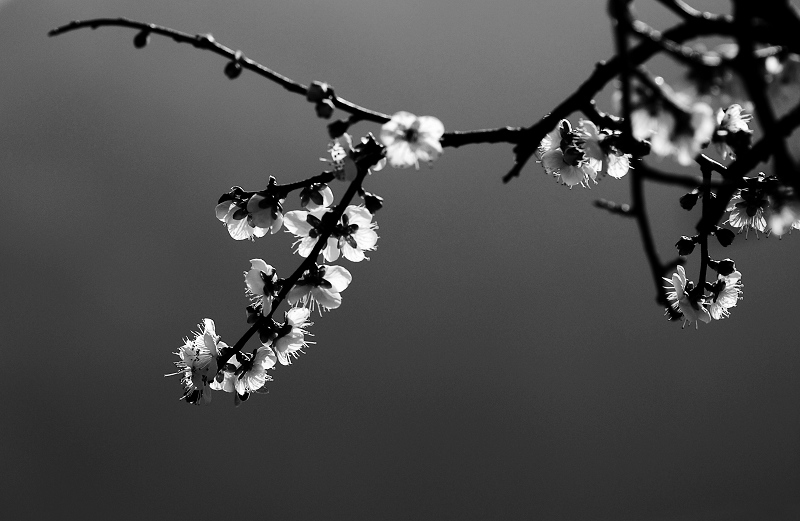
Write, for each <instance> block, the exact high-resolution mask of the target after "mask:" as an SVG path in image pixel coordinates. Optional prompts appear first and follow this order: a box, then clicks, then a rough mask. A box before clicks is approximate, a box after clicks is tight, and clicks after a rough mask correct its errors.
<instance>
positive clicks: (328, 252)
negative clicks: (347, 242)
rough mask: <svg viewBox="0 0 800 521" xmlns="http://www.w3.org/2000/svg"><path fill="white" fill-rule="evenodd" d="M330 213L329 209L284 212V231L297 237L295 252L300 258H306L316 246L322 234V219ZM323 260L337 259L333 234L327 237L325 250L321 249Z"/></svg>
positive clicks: (336, 244) (337, 251)
mask: <svg viewBox="0 0 800 521" xmlns="http://www.w3.org/2000/svg"><path fill="white" fill-rule="evenodd" d="M329 211H330V209H329V208H319V209H317V210H314V211H311V212H307V211H304V210H294V211H291V212H286V217H285V218H284V220H283V222H284V224H285V225H286V229H287V230H288V231H289V232H290V233H292V234H294V236H295V237H297V240H296V241H295V243H294V246H296V248H295V251H296V252H297V253H298V254H299V255H300V256H301V257H308V256H309V255H310V254H311V250H313V249H314V246H315V245H316V244H317V240H318V239H319V237H320V235H322V233H323V225H322V218H323V217H324V216H325V214H326V213H328V212H329ZM322 255H323V256H324V257H325V260H328V261H330V260H332V259H336V258H338V257H339V243H338V241H337V238H336V237H334V235H333V233H331V235H330V236H329V237H328V242H327V244H326V245H325V248H323V249H322Z"/></svg>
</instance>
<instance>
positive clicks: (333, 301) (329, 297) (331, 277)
mask: <svg viewBox="0 0 800 521" xmlns="http://www.w3.org/2000/svg"><path fill="white" fill-rule="evenodd" d="M352 280H353V276H352V275H350V272H349V271H347V270H346V269H345V268H343V267H342V266H328V265H323V266H316V267H314V268H312V269H310V270H308V271H306V272H305V273H304V274H303V276H302V277H301V278H300V280H298V281H297V283H296V284H295V286H294V287H293V288H292V289H290V290H289V293H288V295H287V296H286V301H287V302H289V304H291V305H292V306H294V305H297V304H300V305H301V306H303V307H308V308H309V309H311V310H312V311H313V310H314V308H315V307H317V308H318V309H319V312H320V314H322V311H323V310H325V311H329V310H331V309H336V308H338V307H339V306H340V305H341V303H342V296H341V295H340V293H341V292H342V291H344V290H345V289H347V286H349V285H350V282H352Z"/></svg>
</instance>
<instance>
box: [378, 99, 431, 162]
mask: <svg viewBox="0 0 800 521" xmlns="http://www.w3.org/2000/svg"><path fill="white" fill-rule="evenodd" d="M443 134H444V125H443V124H442V122H441V121H439V120H438V119H437V118H435V117H433V116H419V117H417V116H415V115H414V114H411V113H410V112H403V111H401V112H397V113H396V114H395V115H393V116H392V119H391V120H389V121H388V122H386V123H384V124H383V127H381V134H380V139H381V142H383V144H384V145H385V146H386V158H387V159H388V160H389V164H390V165H392V166H393V167H394V168H408V167H410V166H414V167H416V168H417V169H419V162H420V161H426V162H432V161H434V160H436V158H437V157H439V154H441V153H442V144H441V143H440V140H441V138H442V135H443Z"/></svg>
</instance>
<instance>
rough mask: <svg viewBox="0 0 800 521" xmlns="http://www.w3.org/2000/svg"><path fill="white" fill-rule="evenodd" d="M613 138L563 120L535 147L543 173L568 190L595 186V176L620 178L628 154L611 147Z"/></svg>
mask: <svg viewBox="0 0 800 521" xmlns="http://www.w3.org/2000/svg"><path fill="white" fill-rule="evenodd" d="M616 137H617V136H616V135H615V134H613V133H612V132H610V131H608V130H603V131H600V130H598V128H597V126H596V125H595V124H594V123H592V122H591V121H587V120H580V122H579V126H578V128H576V129H573V128H572V125H571V124H570V122H569V121H567V120H566V119H562V120H561V122H560V123H559V124H558V127H557V128H556V129H555V130H553V131H552V132H551V133H550V134H548V135H547V136H546V137H545V138H544V139H543V140H542V142H541V144H540V145H539V160H540V161H541V163H542V166H543V167H544V170H545V172H547V173H548V174H550V175H552V176H554V177H555V178H556V179H558V180H559V181H560V182H561V183H563V184H565V185H567V186H569V187H570V188H572V187H573V186H576V185H581V186H584V187H588V186H589V181H590V180H591V181H593V182H594V183H597V178H598V175H600V174H608V175H610V176H611V177H614V178H616V179H620V178H622V177H623V176H624V175H625V174H627V173H628V169H629V168H630V155H629V154H624V153H622V152H621V151H620V150H619V149H618V148H617V147H616V146H615V144H614V142H615V139H616Z"/></svg>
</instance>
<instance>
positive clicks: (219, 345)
mask: <svg viewBox="0 0 800 521" xmlns="http://www.w3.org/2000/svg"><path fill="white" fill-rule="evenodd" d="M198 328H199V329H200V331H199V332H197V333H195V334H194V338H191V339H189V338H187V339H185V340H184V344H183V346H181V347H179V348H178V351H177V352H176V353H175V354H176V355H178V357H179V358H180V360H179V361H177V362H175V365H176V366H177V367H178V369H179V370H178V372H176V373H171V374H168V375H166V376H173V375H177V374H182V375H183V378H182V380H181V383H183V386H184V393H183V396H182V397H181V398H182V399H184V400H186V401H187V402H189V403H195V404H199V403H205V404H208V403H209V402H210V401H211V393H210V392H209V391H208V389H207V387H208V386H209V385H210V384H211V383H212V382H213V380H214V377H215V376H216V374H217V357H218V356H219V351H220V349H224V348H227V347H228V346H227V344H225V342H220V340H219V335H217V334H216V331H215V328H214V321H213V320H211V319H210V318H206V319H203V323H202V324H200V325H198Z"/></svg>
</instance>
